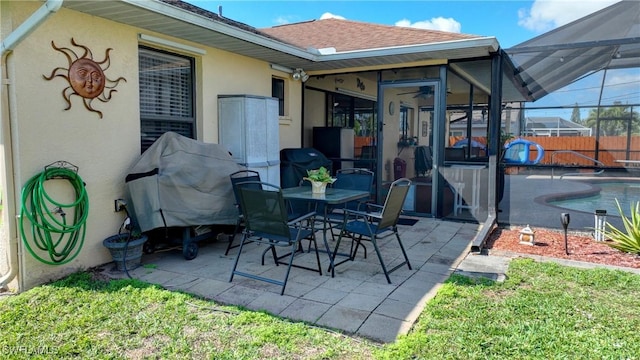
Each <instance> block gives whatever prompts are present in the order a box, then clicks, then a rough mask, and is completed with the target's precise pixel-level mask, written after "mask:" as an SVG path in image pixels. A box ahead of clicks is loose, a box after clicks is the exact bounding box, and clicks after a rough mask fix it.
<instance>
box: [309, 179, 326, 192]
mask: <svg viewBox="0 0 640 360" xmlns="http://www.w3.org/2000/svg"><path fill="white" fill-rule="evenodd" d="M326 189H327V183H326V182H322V181H312V182H311V193H312V194H324V193H325V191H326Z"/></svg>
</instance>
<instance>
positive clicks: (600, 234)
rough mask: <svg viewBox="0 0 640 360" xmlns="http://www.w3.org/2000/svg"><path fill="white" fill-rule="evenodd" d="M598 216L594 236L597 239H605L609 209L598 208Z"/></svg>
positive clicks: (596, 216) (596, 213) (596, 214)
mask: <svg viewBox="0 0 640 360" xmlns="http://www.w3.org/2000/svg"><path fill="white" fill-rule="evenodd" d="M595 218H596V226H595V228H596V231H595V233H594V237H595V239H596V241H604V227H605V224H606V223H607V210H596V212H595Z"/></svg>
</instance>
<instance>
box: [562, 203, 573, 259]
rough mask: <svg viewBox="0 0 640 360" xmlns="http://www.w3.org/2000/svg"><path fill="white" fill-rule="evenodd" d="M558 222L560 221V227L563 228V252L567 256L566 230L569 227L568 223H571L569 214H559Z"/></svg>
mask: <svg viewBox="0 0 640 360" xmlns="http://www.w3.org/2000/svg"><path fill="white" fill-rule="evenodd" d="M560 221H562V227H563V228H564V252H565V253H566V254H567V255H569V248H568V246H567V228H568V227H569V221H571V217H570V216H569V213H562V214H560Z"/></svg>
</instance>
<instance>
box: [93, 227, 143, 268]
mask: <svg viewBox="0 0 640 360" xmlns="http://www.w3.org/2000/svg"><path fill="white" fill-rule="evenodd" d="M127 238H129V234H127V233H124V234H117V235H113V236H110V237H108V238H106V239H104V240H103V241H102V245H104V247H106V248H107V249H109V251H110V252H111V257H112V258H113V261H114V262H115V263H116V267H117V269H118V270H119V271H124V269H125V263H126V268H127V270H133V269H135V268H137V267H138V266H140V263H141V260H142V248H143V246H144V243H145V242H147V239H148V237H147V236H146V235H141V236H136V237H134V238H132V239H131V240H130V241H129V243H127ZM125 249H126V259H125Z"/></svg>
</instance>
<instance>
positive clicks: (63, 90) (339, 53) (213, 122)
mask: <svg viewBox="0 0 640 360" xmlns="http://www.w3.org/2000/svg"><path fill="white" fill-rule="evenodd" d="M0 27H1V28H0V30H1V32H0V33H1V34H2V36H1V37H2V63H1V66H2V76H3V82H2V83H3V86H2V92H1V94H0V95H1V99H2V113H1V115H2V127H1V128H0V129H1V132H2V144H3V147H2V157H1V160H2V170H3V171H2V173H1V177H2V191H3V196H2V199H3V213H2V215H3V219H2V220H3V221H2V223H3V227H2V230H3V233H4V234H3V237H2V239H0V250H1V252H0V253H1V254H2V255H1V256H0V259H1V260H0V287H4V286H10V287H11V288H13V289H17V290H18V291H23V290H26V289H29V288H31V287H33V286H35V285H38V284H40V283H43V282H46V281H49V280H52V279H56V278H60V277H62V276H65V275H67V274H69V273H71V272H74V271H77V270H78V269H84V268H88V267H92V266H96V265H99V264H103V263H106V262H108V261H110V257H109V253H108V251H107V249H105V248H104V247H103V246H102V240H103V239H104V238H106V237H108V236H110V235H112V234H113V233H114V232H115V231H116V230H117V229H118V228H119V226H120V225H121V223H122V221H123V218H124V216H123V214H122V213H117V212H114V199H118V198H122V197H123V196H124V189H125V186H124V178H125V175H126V174H127V171H128V169H129V168H130V167H131V166H132V164H133V163H134V162H135V161H136V159H137V158H138V157H139V155H140V153H141V151H142V150H144V149H145V148H146V147H147V146H148V145H149V144H151V143H152V141H153V140H155V139H156V138H157V137H158V136H160V135H161V134H162V133H163V132H165V131H169V130H171V131H176V132H179V133H181V134H183V135H186V136H189V137H192V138H194V139H197V140H200V141H203V142H209V143H218V141H219V139H218V123H219V118H218V96H220V95H231V94H248V95H255V96H267V97H271V96H273V97H276V98H278V100H279V109H278V112H279V114H278V115H279V117H278V121H279V131H280V136H279V141H280V144H279V146H280V148H281V149H284V148H299V147H304V146H313V145H314V144H313V143H312V139H313V127H314V126H340V127H348V128H354V129H357V132H358V135H360V136H362V137H363V138H366V139H370V140H367V141H368V145H369V146H373V147H377V148H376V152H377V153H376V154H377V165H376V166H375V169H376V172H377V176H376V181H377V185H378V187H377V188H378V191H382V184H383V183H384V182H387V181H389V180H391V179H392V178H393V174H392V171H390V164H391V162H392V161H393V159H394V157H395V156H397V154H398V150H399V148H398V144H399V139H401V138H415V139H417V141H418V143H419V144H425V145H429V146H432V147H433V149H434V157H433V160H434V163H437V164H443V157H444V155H443V152H444V147H445V146H448V144H447V141H448V139H447V138H448V135H449V134H448V130H447V128H448V123H447V107H448V106H457V107H459V106H465V105H467V106H473V107H475V106H484V107H486V108H487V109H488V113H487V116H488V118H489V119H499V118H500V109H501V104H502V103H503V102H507V101H514V102H520V101H527V100H529V99H530V95H529V94H530V92H529V91H528V90H527V88H526V85H525V82H523V81H522V79H520V78H519V75H518V73H519V71H515V68H514V65H513V64H512V63H511V60H510V59H509V57H508V56H506V54H505V53H504V51H503V50H502V49H501V48H500V45H499V43H498V41H497V39H496V38H495V37H491V36H477V35H465V34H451V33H445V32H438V31H429V30H417V29H409V28H399V27H393V26H382V25H375V24H366V23H358V22H352V21H340V20H321V21H310V22H306V23H299V24H291V25H287V26H279V27H274V28H270V29H262V30H258V29H255V28H253V27H251V26H248V25H246V24H242V23H239V22H236V21H233V20H231V19H227V18H224V17H221V16H219V15H217V14H215V13H211V12H209V11H205V10H203V9H200V8H198V7H195V6H193V5H190V4H187V3H184V2H181V1H174V0H147V1H135V0H113V1H92V0H87V1H79V0H74V1H61V0H49V1H46V2H16V1H2V2H0ZM89 74H97V75H98V76H96V77H95V78H92V77H91V76H89ZM89 80H92V81H93V82H92V81H89ZM96 81H97V82H96ZM86 84H90V85H91V86H83V85H86ZM499 126H500V125H499V122H497V121H493V122H491V120H490V123H489V134H491V133H492V132H494V133H496V134H497V133H498V132H499ZM495 148H496V149H497V144H496V145H495ZM57 161H66V162H68V163H71V164H73V165H75V166H77V167H78V174H79V175H80V176H81V177H82V179H83V181H84V183H85V184H86V188H87V191H88V195H89V198H90V203H91V208H90V212H89V216H88V220H87V233H86V240H85V243H84V247H83V249H82V251H81V253H80V254H79V256H78V257H77V258H75V259H74V260H73V261H71V262H70V263H68V264H65V265H58V266H52V265H46V264H43V263H40V262H38V261H36V260H35V259H34V258H33V257H32V256H31V255H30V254H29V253H28V252H27V251H25V249H24V245H23V244H22V240H21V236H20V234H19V226H18V222H19V221H17V219H18V220H19V215H20V209H21V196H20V193H21V189H22V187H23V186H24V185H25V183H26V182H27V181H28V180H29V179H30V178H31V177H33V176H34V175H36V174H38V173H40V172H41V171H42V170H43V169H44V168H45V167H46V166H47V165H49V164H51V163H54V162H57ZM492 166H493V165H492ZM492 171H496V169H495V167H493V168H492V167H489V173H491V172H492ZM484 175H485V177H486V175H487V174H486V173H485V174H484ZM443 186H444V184H443V183H442V182H441V180H440V179H439V178H438V177H434V180H433V186H432V189H433V190H432V194H434V195H436V196H434V199H435V200H433V202H432V204H435V206H434V207H433V209H436V210H434V214H435V216H438V217H441V216H443V214H442V213H441V211H440V210H441V206H439V205H438V201H439V200H438V196H437V195H438V193H439V190H441V189H442V187H443ZM485 186H486V185H485ZM52 190H56V187H55V186H53V188H52ZM485 205H486V204H485ZM478 221H484V220H483V219H482V218H479V219H478ZM5 254H6V256H5ZM5 259H7V260H6V263H3V262H5Z"/></svg>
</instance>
